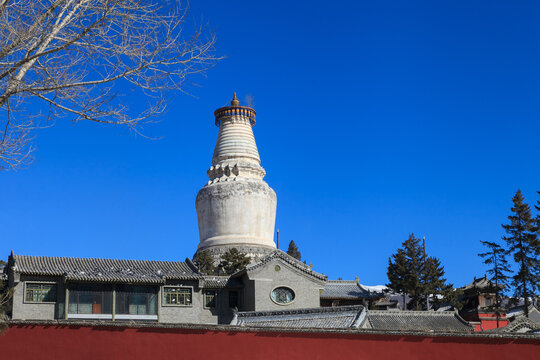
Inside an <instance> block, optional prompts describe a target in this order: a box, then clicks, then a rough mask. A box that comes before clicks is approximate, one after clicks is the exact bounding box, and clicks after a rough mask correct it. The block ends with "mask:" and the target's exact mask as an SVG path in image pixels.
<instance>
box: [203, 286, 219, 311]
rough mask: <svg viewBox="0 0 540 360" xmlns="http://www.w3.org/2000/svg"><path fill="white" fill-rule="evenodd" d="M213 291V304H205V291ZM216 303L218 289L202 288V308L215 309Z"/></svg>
mask: <svg viewBox="0 0 540 360" xmlns="http://www.w3.org/2000/svg"><path fill="white" fill-rule="evenodd" d="M210 291H211V292H213V293H214V306H207V305H206V304H207V302H206V293H207V292H210ZM217 305H218V291H217V289H204V290H203V308H204V309H217Z"/></svg>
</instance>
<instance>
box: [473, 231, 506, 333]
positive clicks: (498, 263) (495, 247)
mask: <svg viewBox="0 0 540 360" xmlns="http://www.w3.org/2000/svg"><path fill="white" fill-rule="evenodd" d="M480 242H481V243H482V245H484V246H485V247H487V248H488V249H489V251H487V252H484V253H480V254H478V256H480V257H482V258H483V259H484V264H486V265H489V266H490V268H489V270H488V271H487V273H488V274H489V275H490V278H489V280H490V281H491V282H492V283H493V284H495V289H493V290H494V291H495V304H494V305H492V306H491V307H490V308H491V309H492V310H493V311H494V312H495V316H496V317H497V328H498V327H499V318H500V317H501V313H502V306H501V302H502V298H501V296H502V294H503V293H504V291H505V289H506V288H507V286H508V274H509V273H510V267H509V265H508V261H507V260H506V250H505V249H503V248H502V247H501V246H500V245H499V244H497V243H495V242H489V241H480Z"/></svg>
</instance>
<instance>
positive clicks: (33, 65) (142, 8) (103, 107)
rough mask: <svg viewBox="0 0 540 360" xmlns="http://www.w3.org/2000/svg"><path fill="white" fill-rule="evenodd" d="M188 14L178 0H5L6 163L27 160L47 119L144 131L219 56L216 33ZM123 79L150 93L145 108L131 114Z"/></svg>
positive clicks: (1, 141) (2, 163)
mask: <svg viewBox="0 0 540 360" xmlns="http://www.w3.org/2000/svg"><path fill="white" fill-rule="evenodd" d="M187 14H188V13H187V7H185V6H184V7H183V6H182V4H181V3H180V0H0V170H2V169H8V170H10V169H18V168H21V167H23V166H26V165H28V164H30V163H31V160H32V156H31V153H32V151H33V146H32V143H33V140H34V138H35V133H36V130H38V129H40V128H41V127H43V126H49V125H47V124H45V125H43V123H42V121H43V119H45V120H49V119H50V120H53V121H55V120H56V119H58V118H60V117H67V118H70V119H71V120H73V121H81V120H86V121H94V122H99V123H106V124H114V125H122V126H126V127H127V128H129V129H130V130H131V131H133V132H134V133H136V134H140V128H141V126H142V125H143V124H146V123H149V122H152V118H153V117H155V116H156V115H160V114H162V113H163V111H164V110H165V106H166V101H165V100H164V99H165V98H166V97H165V95H166V94H168V93H169V92H171V91H172V92H177V91H179V92H182V93H186V89H185V86H186V85H187V84H189V82H186V80H188V79H189V78H191V77H192V76H193V75H195V74H203V75H204V73H205V71H206V70H207V69H209V68H210V67H212V66H214V65H215V63H216V62H217V61H218V60H219V59H220V58H219V57H217V56H216V55H215V51H214V45H215V37H214V35H213V34H211V33H207V31H206V30H205V28H204V27H195V28H193V29H194V30H193V31H186V30H185V28H186V25H188V16H187ZM119 86H120V87H121V89H120V90H122V91H126V90H130V91H131V90H135V89H139V91H141V92H142V93H143V94H145V95H146V96H147V98H148V100H149V104H148V107H147V108H146V110H144V111H142V112H141V111H139V112H138V113H137V114H136V115H135V116H133V115H132V114H131V113H132V112H133V110H130V108H129V107H128V106H127V105H126V104H125V103H122V102H121V101H119V99H117V97H116V95H117V93H118V87H119ZM40 103H41V104H43V105H39V104H40ZM36 106H43V108H44V109H46V110H45V111H43V112H39V113H38V114H37V115H36V114H35V113H36V111H35V108H36ZM29 107H30V108H32V109H34V111H29V110H28V109H29Z"/></svg>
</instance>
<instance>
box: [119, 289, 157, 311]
mask: <svg viewBox="0 0 540 360" xmlns="http://www.w3.org/2000/svg"><path fill="white" fill-rule="evenodd" d="M116 314H126V315H128V314H129V315H157V288H156V287H153V286H134V285H118V286H117V288H116Z"/></svg>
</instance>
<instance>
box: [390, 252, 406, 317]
mask: <svg viewBox="0 0 540 360" xmlns="http://www.w3.org/2000/svg"><path fill="white" fill-rule="evenodd" d="M392 260H393V261H392ZM408 274H409V262H408V261H407V254H406V253H405V250H404V249H401V248H400V249H398V250H397V253H395V254H393V255H392V256H391V257H390V258H389V259H388V268H387V272H386V275H387V276H388V280H389V281H390V283H388V284H386V286H387V287H389V288H390V289H392V290H393V291H394V292H396V293H400V294H401V296H402V297H403V310H405V296H406V294H407V290H408V287H407V279H408Z"/></svg>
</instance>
